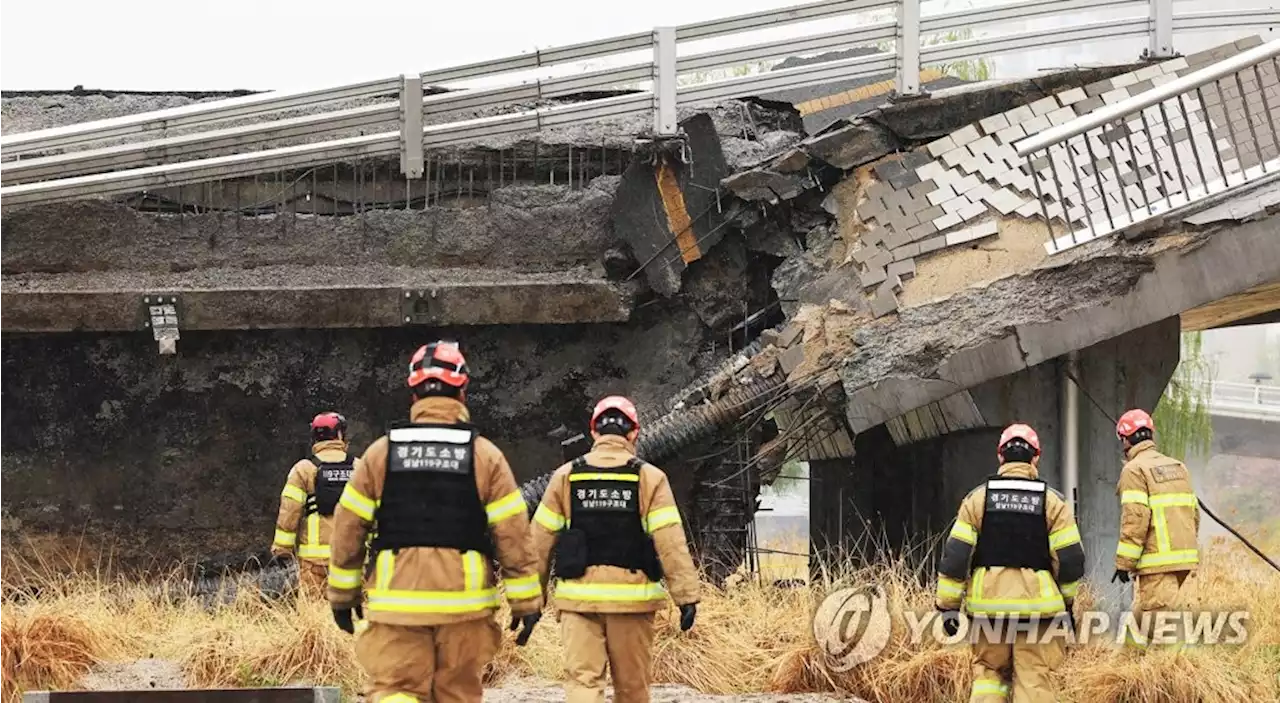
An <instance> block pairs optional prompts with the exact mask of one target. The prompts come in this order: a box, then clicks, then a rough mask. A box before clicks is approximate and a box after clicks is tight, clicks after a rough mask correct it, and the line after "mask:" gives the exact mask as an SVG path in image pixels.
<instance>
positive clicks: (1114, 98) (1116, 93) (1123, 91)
mask: <svg viewBox="0 0 1280 703" xmlns="http://www.w3.org/2000/svg"><path fill="white" fill-rule="evenodd" d="M1128 99H1129V90H1128V89H1127V88H1116V89H1115V90H1112V91H1108V92H1106V93H1103V94H1102V102H1104V103H1106V104H1108V105H1114V104H1115V103H1118V102H1120V101H1121V100H1128Z"/></svg>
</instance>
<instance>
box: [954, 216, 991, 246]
mask: <svg viewBox="0 0 1280 703" xmlns="http://www.w3.org/2000/svg"><path fill="white" fill-rule="evenodd" d="M997 232H999V226H998V225H997V224H996V222H995V221H994V220H990V221H987V222H982V223H979V224H976V225H974V226H972V227H966V228H964V229H962V230H960V231H958V232H952V233H951V234H948V235H947V246H949V247H950V246H955V245H957V244H968V243H969V242H975V241H977V240H979V239H984V238H986V237H991V236H994V235H995V234H996V233H997Z"/></svg>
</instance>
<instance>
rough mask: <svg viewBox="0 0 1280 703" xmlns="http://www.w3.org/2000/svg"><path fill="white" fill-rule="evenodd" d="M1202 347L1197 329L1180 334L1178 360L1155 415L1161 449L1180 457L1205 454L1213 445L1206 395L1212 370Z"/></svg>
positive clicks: (1157, 436)
mask: <svg viewBox="0 0 1280 703" xmlns="http://www.w3.org/2000/svg"><path fill="white" fill-rule="evenodd" d="M1203 347H1204V341H1203V339H1202V337H1201V335H1200V333H1199V332H1191V333H1189V334H1184V335H1182V358H1181V361H1179V362H1178V367H1177V368H1176V369H1175V370H1174V372H1173V378H1172V379H1170V381H1169V385H1168V387H1166V388H1165V390H1164V395H1163V396H1161V397H1160V402H1159V403H1158V404H1157V405H1156V411H1155V414H1154V419H1155V421H1156V439H1157V441H1158V442H1159V445H1160V451H1162V452H1164V453H1165V454H1168V455H1169V456H1173V457H1177V458H1179V459H1186V457H1188V456H1202V455H1204V454H1207V453H1208V451H1209V447H1210V446H1211V445H1212V444H1213V422H1212V420H1211V418H1210V417H1209V397H1208V396H1209V383H1210V381H1212V380H1213V376H1214V373H1213V367H1212V365H1211V364H1210V363H1209V361H1208V360H1207V359H1205V357H1204V354H1203V353H1202V351H1203Z"/></svg>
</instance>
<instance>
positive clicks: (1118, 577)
mask: <svg viewBox="0 0 1280 703" xmlns="http://www.w3.org/2000/svg"><path fill="white" fill-rule="evenodd" d="M1116 581H1119V582H1120V583H1129V572H1128V571H1122V570H1120V569H1116V572H1115V573H1114V574H1112V575H1111V583H1115V582H1116Z"/></svg>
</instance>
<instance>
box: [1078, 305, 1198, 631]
mask: <svg viewBox="0 0 1280 703" xmlns="http://www.w3.org/2000/svg"><path fill="white" fill-rule="evenodd" d="M1180 332H1181V325H1180V324H1179V321H1178V318H1176V317H1171V318H1169V319H1167V320H1163V321H1161V322H1157V323H1155V324H1153V325H1148V326H1147V327H1142V328H1139V329H1136V330H1133V331H1131V332H1128V333H1126V334H1123V335H1121V336H1119V337H1115V338H1113V339H1109V340H1107V341H1105V342H1102V343H1100V344H1096V345H1094V346H1092V347H1089V348H1087V349H1083V350H1081V352H1080V383H1081V388H1080V392H1081V395H1082V396H1084V397H1083V398H1082V399H1081V403H1080V412H1081V418H1080V496H1079V513H1078V515H1077V516H1076V519H1077V521H1078V522H1079V523H1080V534H1081V535H1082V537H1083V538H1084V548H1085V554H1086V555H1087V556H1088V560H1089V571H1088V575H1087V578H1089V579H1090V580H1091V581H1092V583H1093V584H1094V586H1095V587H1096V588H1099V589H1100V593H1102V594H1103V596H1104V598H1105V599H1106V600H1107V601H1108V602H1109V603H1110V605H1112V606H1113V607H1114V606H1116V605H1117V604H1118V603H1122V602H1127V595H1128V594H1123V596H1124V597H1121V596H1122V594H1121V591H1120V589H1119V588H1118V585H1117V586H1112V585H1111V583H1110V580H1111V574H1112V572H1113V571H1114V564H1115V551H1116V542H1117V540H1119V537H1120V500H1119V498H1117V497H1116V482H1117V481H1119V479H1120V469H1121V468H1122V467H1123V466H1124V456H1123V455H1122V454H1121V450H1120V443H1119V441H1117V440H1116V425H1115V418H1117V417H1119V416H1120V414H1121V413H1123V412H1124V411H1125V410H1128V409H1130V408H1143V409H1144V410H1147V411H1154V410H1155V406H1156V403H1157V402H1158V401H1159V400H1160V395H1161V394H1162V393H1164V389H1165V386H1167V385H1168V384H1169V379H1170V378H1172V377H1173V370H1174V367H1176V366H1177V365H1178V358H1179V352H1180V346H1179V334H1180ZM1091 399H1092V400H1091ZM1095 403H1096V404H1097V405H1095ZM1098 406H1101V410H1100V409H1099V408H1098ZM1103 411H1105V414H1104V413H1103Z"/></svg>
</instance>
